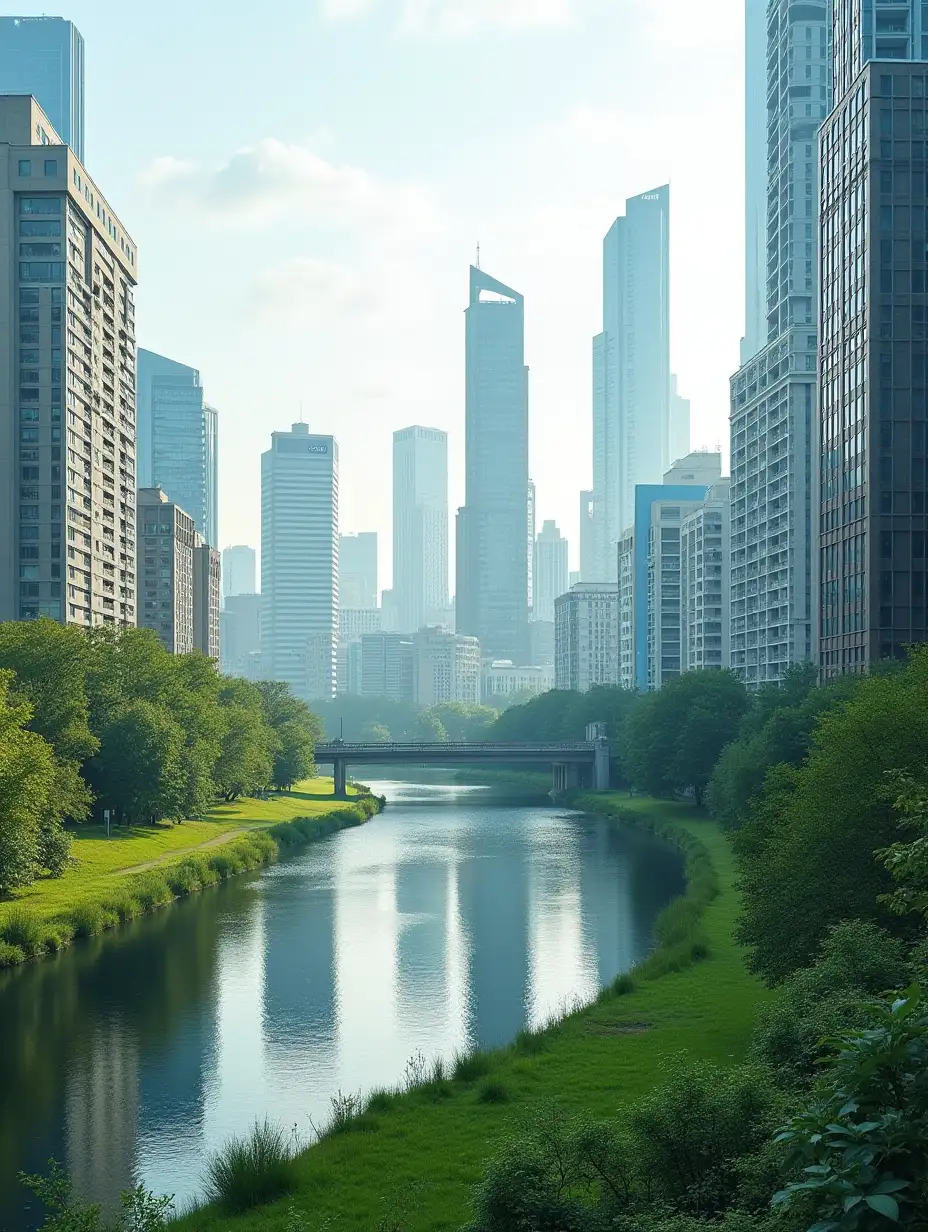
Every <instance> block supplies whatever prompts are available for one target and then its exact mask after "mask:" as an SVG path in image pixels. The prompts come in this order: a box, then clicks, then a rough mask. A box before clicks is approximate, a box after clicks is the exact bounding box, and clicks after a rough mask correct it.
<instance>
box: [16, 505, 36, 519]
mask: <svg viewBox="0 0 928 1232" xmlns="http://www.w3.org/2000/svg"><path fill="white" fill-rule="evenodd" d="M19 518H20V521H21V522H38V520H39V507H38V505H20V507H19Z"/></svg>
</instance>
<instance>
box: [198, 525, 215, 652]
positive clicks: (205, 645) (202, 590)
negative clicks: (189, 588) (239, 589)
mask: <svg viewBox="0 0 928 1232" xmlns="http://www.w3.org/2000/svg"><path fill="white" fill-rule="evenodd" d="M221 608H222V556H221V555H220V553H219V551H218V549H217V548H211V547H210V545H209V544H208V543H207V542H206V540H205V539H204V538H203V536H202V535H200V534H197V536H196V540H195V545H194V549H193V645H194V649H195V650H202V651H203V653H204V654H205V655H209V657H210V658H211V659H215V660H216V662H217V663H218V662H219V613H220V610H221Z"/></svg>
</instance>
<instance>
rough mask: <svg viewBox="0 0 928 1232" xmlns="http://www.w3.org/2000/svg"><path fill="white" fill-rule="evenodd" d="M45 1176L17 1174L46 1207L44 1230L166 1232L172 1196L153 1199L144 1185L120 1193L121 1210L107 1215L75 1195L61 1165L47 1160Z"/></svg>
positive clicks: (50, 1231)
mask: <svg viewBox="0 0 928 1232" xmlns="http://www.w3.org/2000/svg"><path fill="white" fill-rule="evenodd" d="M48 1168H49V1171H48V1175H47V1176H42V1175H38V1176H27V1175H25V1174H20V1180H21V1181H22V1183H23V1184H24V1185H25V1186H26V1187H27V1188H29V1189H31V1190H32V1192H33V1193H34V1194H35V1196H36V1197H37V1198H38V1199H39V1201H40V1202H41V1203H42V1205H43V1206H44V1207H45V1209H46V1215H45V1220H44V1222H43V1223H42V1224H41V1228H42V1229H43V1232H165V1229H166V1228H167V1226H168V1223H169V1222H170V1218H171V1210H172V1207H173V1203H174V1199H173V1198H168V1197H160V1198H156V1197H155V1195H154V1194H152V1193H151V1192H149V1191H148V1190H147V1189H145V1188H144V1186H142V1185H139V1186H137V1187H136V1188H135V1189H129V1190H126V1191H125V1192H124V1193H123V1194H122V1199H121V1202H120V1210H119V1212H118V1214H116V1215H115V1216H114V1217H107V1216H105V1215H104V1213H103V1210H102V1208H101V1207H100V1206H98V1205H97V1204H96V1203H89V1202H82V1201H80V1199H78V1198H76V1197H75V1195H74V1188H73V1186H72V1184H71V1181H70V1180H69V1179H68V1176H67V1174H66V1173H65V1171H64V1169H63V1168H62V1167H61V1165H60V1164H59V1163H58V1162H57V1161H56V1160H54V1159H50V1160H49V1161H48Z"/></svg>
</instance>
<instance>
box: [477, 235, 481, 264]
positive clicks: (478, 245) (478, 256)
mask: <svg viewBox="0 0 928 1232" xmlns="http://www.w3.org/2000/svg"><path fill="white" fill-rule="evenodd" d="M477 269H480V241H479V240H478V241H477Z"/></svg>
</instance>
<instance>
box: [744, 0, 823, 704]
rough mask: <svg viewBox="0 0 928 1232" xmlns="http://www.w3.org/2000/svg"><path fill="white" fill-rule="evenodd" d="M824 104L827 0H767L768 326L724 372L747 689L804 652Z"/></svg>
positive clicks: (775, 676)
mask: <svg viewBox="0 0 928 1232" xmlns="http://www.w3.org/2000/svg"><path fill="white" fill-rule="evenodd" d="M830 105H831V31H830V24H829V14H828V7H827V6H826V5H825V4H824V3H822V4H805V5H797V4H792V3H790V2H789V0H770V4H769V5H768V10H767V117H768V123H767V149H768V150H769V158H768V161H767V167H768V184H767V234H766V238H767V283H766V287H767V291H766V327H767V334H766V342H765V344H764V346H763V347H762V348H761V350H760V351H759V352H758V353H757V354H756V355H754V356H753V357H752V358H750V360H749V361H748V362H747V363H746V364H745V365H744V366H743V367H742V368H741V369H740V370H739V371H738V372H737V373H736V374H735V376H734V377H732V381H731V502H732V508H731V661H732V667H733V668H734V669H735V671H737V673H738V674H739V675H740V676H741V678H742V679H743V680H744V682H745V684H746V685H747V686H748V688H751V689H755V688H758V687H759V686H761V685H763V684H766V683H770V682H776V681H779V680H782V678H783V676H784V674H785V672H786V671H787V669H788V668H789V667H790V666H791V665H792V664H794V663H800V662H803V661H806V660H808V659H809V657H810V655H811V554H810V535H811V520H810V519H811V482H812V481H811V468H812V457H811V439H812V428H813V407H814V404H815V397H816V382H817V375H816V371H817V354H816V352H817V337H816V317H817V307H816V306H817V300H818V290H817V277H816V232H817V226H818V221H817V220H818V203H817V195H816V194H817V188H816V175H817V172H816V152H817V135H818V130H819V127H820V126H821V123H822V120H823V119H824V117H825V116H826V115H827V114H828V111H829V108H830ZM748 137H749V140H750V133H749V134H748ZM749 156H750V157H751V158H752V159H754V158H755V157H756V151H755V150H751V151H750V152H749Z"/></svg>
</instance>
